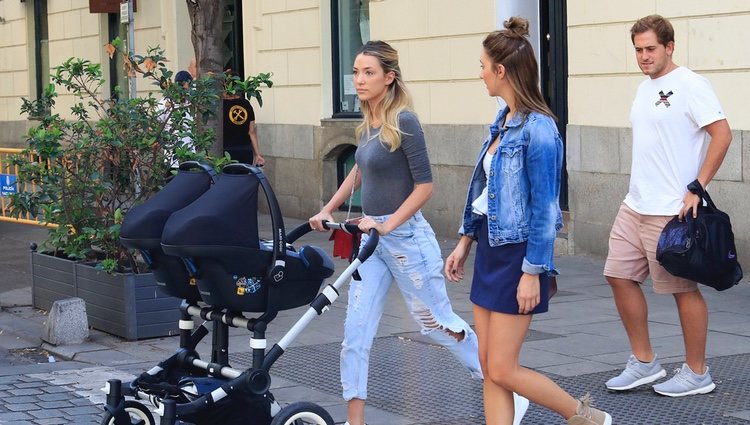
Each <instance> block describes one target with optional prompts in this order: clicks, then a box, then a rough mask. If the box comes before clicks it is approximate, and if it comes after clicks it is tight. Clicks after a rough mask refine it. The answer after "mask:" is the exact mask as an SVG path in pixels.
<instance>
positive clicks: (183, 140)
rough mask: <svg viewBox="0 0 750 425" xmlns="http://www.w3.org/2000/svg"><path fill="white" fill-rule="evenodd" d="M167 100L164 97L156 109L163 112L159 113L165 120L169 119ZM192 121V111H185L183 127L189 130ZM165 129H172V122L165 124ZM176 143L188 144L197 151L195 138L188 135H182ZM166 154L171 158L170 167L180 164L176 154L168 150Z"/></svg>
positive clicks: (187, 145) (162, 119)
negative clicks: (194, 142)
mask: <svg viewBox="0 0 750 425" xmlns="http://www.w3.org/2000/svg"><path fill="white" fill-rule="evenodd" d="M167 102H169V100H168V99H166V98H162V99H161V100H160V101H159V102H158V103H157V105H156V110H157V111H160V112H161V113H160V114H159V119H160V120H161V121H164V120H165V119H167V116H166V110H167ZM192 121H193V116H192V115H191V114H190V112H185V118H184V121H183V123H182V127H183V129H184V130H188V129H189V128H190V127H189V124H188V123H189V122H192ZM164 131H172V125H171V123H167V125H166V126H164ZM176 144H179V145H183V146H186V147H188V148H190V150H192V151H193V152H195V145H194V144H193V139H191V138H190V137H188V136H184V137H181V138H180V140H179V141H178V142H177V143H176ZM166 154H167V156H168V157H169V158H170V159H169V162H170V164H169V166H170V167H172V168H177V167H179V166H180V163H179V161H177V158H176V157H175V156H174V154H173V153H172V152H166Z"/></svg>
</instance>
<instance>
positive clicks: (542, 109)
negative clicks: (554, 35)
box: [444, 17, 612, 425]
mask: <svg viewBox="0 0 750 425" xmlns="http://www.w3.org/2000/svg"><path fill="white" fill-rule="evenodd" d="M527 35H528V21H527V20H525V19H523V18H518V17H513V18H511V19H510V20H509V21H507V22H505V29H504V30H501V31H495V32H493V33H491V34H489V35H488V36H487V37H486V38H485V40H484V42H483V47H484V48H483V50H482V54H481V57H480V62H481V69H482V70H481V73H480V76H481V78H482V80H483V81H484V83H485V85H486V86H487V91H488V92H489V95H490V96H500V97H501V98H503V100H504V101H505V103H506V104H507V107H505V108H504V109H503V110H501V111H500V112H499V113H498V115H497V117H496V118H495V122H494V123H493V124H492V125H491V126H490V134H489V137H487V139H486V140H485V141H484V144H483V145H482V149H481V150H480V153H479V157H478V159H477V164H476V167H475V168H474V173H473V176H472V178H471V182H470V183H469V191H468V196H467V199H466V205H465V207H464V213H463V220H462V226H461V229H460V230H459V233H460V234H461V239H460V240H459V242H458V244H457V246H456V248H455V249H454V250H453V252H452V253H451V255H450V256H449V257H448V259H447V260H446V262H445V270H444V271H445V275H446V276H447V278H448V279H449V280H451V281H454V282H457V281H459V280H461V279H462V278H463V276H464V263H465V261H466V258H467V257H468V256H469V252H470V250H471V245H472V243H473V242H474V241H477V252H476V255H475V262H474V276H473V280H472V286H471V301H472V303H473V304H474V322H475V326H476V333H477V338H478V339H479V359H480V363H481V365H482V371H483V372H484V376H485V381H484V409H485V417H486V420H487V424H492V425H500V424H508V425H509V424H511V423H512V421H513V412H514V408H513V398H512V393H513V392H516V393H518V394H520V395H522V396H524V397H527V398H528V399H529V400H531V401H533V402H535V403H537V404H540V405H542V406H545V407H547V408H549V409H552V410H554V411H555V412H557V413H559V414H560V415H561V416H562V417H563V418H565V419H567V421H568V424H577V425H594V424H596V425H602V424H611V421H612V419H611V417H610V416H609V414H607V413H605V412H602V411H600V410H597V409H594V408H593V407H591V406H590V401H589V399H588V397H585V398H584V399H582V400H581V401H577V400H576V399H574V398H573V397H571V396H570V395H569V394H568V393H566V392H565V391H564V390H563V389H562V388H560V387H559V386H558V385H557V384H555V383H554V382H553V381H552V380H550V379H549V378H547V377H546V376H544V375H542V374H540V373H537V372H535V371H533V370H530V369H527V368H525V367H522V366H521V365H520V364H519V360H518V358H519V354H520V352H521V344H522V343H523V341H524V338H525V336H526V334H527V332H528V330H529V325H530V323H531V318H532V315H533V314H536V313H544V312H546V311H547V307H548V291H549V277H550V276H554V275H556V274H557V270H556V269H555V266H554V262H553V255H554V246H555V237H556V234H557V231H558V230H559V229H560V228H561V227H562V214H561V212H560V208H559V195H560V175H561V171H562V155H563V147H562V141H561V139H560V134H559V133H558V131H557V126H556V125H555V121H554V120H555V118H554V115H553V113H552V111H551V110H550V109H549V107H548V106H547V105H546V104H545V102H544V99H543V97H542V94H541V93H540V91H539V81H538V67H537V63H536V59H535V57H534V52H533V50H532V47H531V44H530V43H529V41H528V39H527V37H526V36H527Z"/></svg>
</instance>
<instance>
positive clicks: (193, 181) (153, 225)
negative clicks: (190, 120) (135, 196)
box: [120, 161, 216, 302]
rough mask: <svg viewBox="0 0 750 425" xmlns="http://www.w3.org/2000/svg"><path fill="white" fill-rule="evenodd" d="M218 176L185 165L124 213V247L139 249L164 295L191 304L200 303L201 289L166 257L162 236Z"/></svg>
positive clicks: (182, 267)
mask: <svg viewBox="0 0 750 425" xmlns="http://www.w3.org/2000/svg"><path fill="white" fill-rule="evenodd" d="M215 174H216V173H215V172H214V170H213V169H212V168H211V167H209V166H208V165H204V164H200V163H198V162H195V161H188V162H184V163H182V164H181V165H180V167H179V170H178V171H177V175H175V176H174V178H173V179H172V180H171V181H170V182H169V183H168V184H167V185H166V186H164V188H163V189H162V190H160V191H159V192H158V193H156V194H155V195H154V196H153V197H151V198H150V199H148V200H147V201H146V202H144V203H142V204H140V205H136V206H135V207H133V208H131V209H130V210H129V211H128V213H127V214H125V218H124V219H123V222H122V227H121V230H120V242H121V243H122V245H123V246H125V247H126V248H130V249H137V250H140V252H141V254H142V256H143V259H144V261H145V262H146V263H147V265H148V266H149V268H150V269H151V271H152V272H153V273H154V277H155V279H156V281H157V283H158V284H159V285H161V286H162V287H163V289H164V292H166V293H167V294H168V295H171V296H174V297H178V298H183V299H186V300H188V301H190V302H196V301H198V300H200V295H199V294H198V287H197V285H196V284H195V282H192V284H191V278H190V276H189V274H188V270H187V268H186V267H185V265H184V264H183V262H182V260H181V259H180V258H178V257H172V256H169V255H166V254H164V251H163V250H162V248H161V234H162V231H163V230H164V224H165V223H166V222H167V219H168V218H169V216H170V215H172V214H173V213H174V212H175V211H177V210H180V209H182V208H183V207H185V206H187V205H189V204H190V203H191V202H193V201H195V200H196V199H198V198H199V197H200V196H201V195H202V194H203V193H204V192H206V191H207V190H208V188H209V187H210V186H211V180H212V178H213V176H215Z"/></svg>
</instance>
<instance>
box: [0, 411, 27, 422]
mask: <svg viewBox="0 0 750 425" xmlns="http://www.w3.org/2000/svg"><path fill="white" fill-rule="evenodd" d="M30 419H32V417H31V416H29V415H27V414H26V413H23V412H8V413H0V423H4V422H10V421H23V420H26V421H28V420H30Z"/></svg>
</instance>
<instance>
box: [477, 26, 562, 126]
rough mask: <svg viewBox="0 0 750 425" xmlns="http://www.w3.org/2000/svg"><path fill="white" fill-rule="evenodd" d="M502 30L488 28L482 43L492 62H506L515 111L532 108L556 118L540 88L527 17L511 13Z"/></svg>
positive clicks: (528, 110)
mask: <svg viewBox="0 0 750 425" xmlns="http://www.w3.org/2000/svg"><path fill="white" fill-rule="evenodd" d="M503 26H505V29H504V30H500V31H494V32H491V33H490V34H489V35H487V37H486V38H485V39H484V42H483V43H482V46H484V50H485V51H486V52H487V56H489V57H490V59H492V63H493V65H494V64H502V65H503V66H505V70H506V75H507V77H508V82H509V83H510V86H511V87H512V88H513V92H514V93H515V96H516V106H517V108H518V111H519V112H521V113H522V114H524V115H526V114H528V113H530V112H532V111H534V112H539V113H541V114H544V115H548V116H550V117H552V118H553V119H556V117H555V114H554V113H552V110H551V109H550V108H549V106H547V103H546V102H545V101H544V97H543V96H542V93H541V92H540V91H539V66H538V65H537V63H536V57H535V56H534V50H533V48H532V47H531V43H530V42H529V40H528V38H527V36H528V35H529V21H528V20H526V19H524V18H519V17H518V16H514V17H512V18H510V19H509V20H507V21H505V22H504V24H503Z"/></svg>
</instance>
